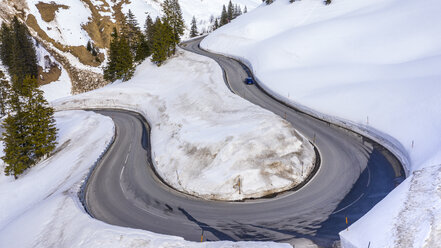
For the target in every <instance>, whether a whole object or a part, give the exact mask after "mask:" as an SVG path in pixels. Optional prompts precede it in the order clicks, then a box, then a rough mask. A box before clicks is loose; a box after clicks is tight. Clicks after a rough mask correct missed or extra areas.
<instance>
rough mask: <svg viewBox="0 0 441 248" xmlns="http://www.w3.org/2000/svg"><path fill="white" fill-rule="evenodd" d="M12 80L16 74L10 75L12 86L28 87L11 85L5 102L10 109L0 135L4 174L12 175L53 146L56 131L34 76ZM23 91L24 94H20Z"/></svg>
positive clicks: (29, 164) (50, 150)
mask: <svg viewBox="0 0 441 248" xmlns="http://www.w3.org/2000/svg"><path fill="white" fill-rule="evenodd" d="M16 80H18V77H14V78H13V85H22V86H23V87H24V88H26V89H28V90H26V91H17V89H15V88H14V87H13V88H12V90H11V94H10V98H9V101H8V104H9V106H10V108H11V112H10V113H9V114H8V116H7V117H6V119H5V121H4V123H3V128H4V129H5V132H4V134H3V137H2V141H3V142H4V144H5V149H4V152H5V155H4V156H3V157H2V160H3V161H4V162H5V163H6V164H7V166H6V168H5V173H6V175H14V177H15V178H17V177H18V176H19V175H20V174H21V173H23V172H24V171H25V170H26V169H28V168H30V167H31V166H33V165H34V164H36V163H37V162H38V161H39V160H40V159H41V158H44V157H46V156H47V155H49V154H50V153H51V152H52V151H53V150H54V149H55V145H56V133H57V129H56V127H55V120H54V118H53V114H54V111H53V109H52V108H51V107H49V106H48V103H47V101H46V100H45V99H44V97H43V92H42V91H41V90H39V89H38V88H37V86H38V84H37V79H35V78H33V77H31V76H29V75H28V76H26V77H25V78H24V79H23V82H21V83H17V82H14V81H16ZM23 92H25V93H26V95H22V93H23Z"/></svg>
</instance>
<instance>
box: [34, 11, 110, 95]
mask: <svg viewBox="0 0 441 248" xmlns="http://www.w3.org/2000/svg"><path fill="white" fill-rule="evenodd" d="M26 24H27V25H28V27H29V28H30V29H32V30H33V31H34V32H35V33H36V34H35V33H34V34H33V36H34V38H35V39H36V40H38V41H39V42H40V44H41V45H43V46H44V48H45V49H46V50H47V51H48V52H49V53H50V54H51V55H52V56H53V57H54V58H55V59H56V60H57V61H58V63H60V64H61V66H63V68H64V69H65V70H66V71H67V73H68V74H69V77H70V79H71V81H72V94H78V93H83V92H87V91H91V90H94V89H97V88H101V87H103V86H105V85H107V84H108V82H107V81H106V80H104V78H103V75H102V74H100V73H95V72H92V71H89V70H82V69H78V68H76V67H75V66H73V65H72V64H71V63H70V62H69V59H67V58H66V57H65V55H63V54H62V53H60V52H59V51H62V52H67V53H72V54H73V55H75V54H81V53H83V52H84V51H86V52H87V53H88V54H89V55H90V56H92V55H91V54H90V53H89V52H88V51H87V49H86V48H85V47H83V49H84V50H83V49H81V48H80V49H75V48H72V47H66V46H63V45H61V44H59V43H57V42H56V41H54V40H53V39H51V38H50V37H49V36H48V35H47V34H46V32H44V31H43V30H42V29H41V28H40V26H38V24H37V20H36V19H35V17H34V16H33V15H31V14H30V15H28V17H27V19H26ZM69 48H70V49H69ZM58 50H59V51H58ZM85 56H88V55H85ZM99 56H101V57H102V58H104V55H103V54H100V55H99ZM92 57H93V56H92ZM86 58H87V57H86ZM89 59H90V57H89ZM83 60H84V59H83ZM80 61H81V59H80Z"/></svg>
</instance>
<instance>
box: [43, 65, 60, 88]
mask: <svg viewBox="0 0 441 248" xmlns="http://www.w3.org/2000/svg"><path fill="white" fill-rule="evenodd" d="M38 75H39V77H38V84H39V85H45V84H50V83H52V82H55V81H57V80H58V79H59V78H60V76H61V69H60V68H59V67H58V66H57V65H56V64H55V65H54V66H51V68H50V69H49V71H48V72H44V71H43V68H41V66H39V67H38Z"/></svg>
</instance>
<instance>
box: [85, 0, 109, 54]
mask: <svg viewBox="0 0 441 248" xmlns="http://www.w3.org/2000/svg"><path fill="white" fill-rule="evenodd" d="M82 1H83V2H84V3H86V4H87V5H88V6H89V9H90V11H91V12H92V20H91V21H90V22H88V23H87V24H86V25H83V29H84V30H86V32H87V33H88V34H89V36H90V38H92V40H93V41H94V44H95V46H97V47H99V48H108V47H109V45H110V39H111V36H110V34H111V33H112V30H113V27H115V24H114V23H113V22H112V21H111V20H110V17H108V16H101V15H100V13H99V11H104V10H103V9H101V8H102V7H99V6H95V5H93V4H92V2H91V1H90V0H82ZM103 3H104V4H105V5H104V7H110V6H108V5H107V2H105V1H104V2H103Z"/></svg>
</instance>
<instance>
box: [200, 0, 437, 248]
mask: <svg viewBox="0 0 441 248" xmlns="http://www.w3.org/2000/svg"><path fill="white" fill-rule="evenodd" d="M439 13H441V2H440V1H438V0H427V1H413V0H372V1H364V0H333V1H332V3H331V4H330V5H328V6H325V5H324V4H323V1H321V0H304V1H296V2H294V3H292V4H290V3H289V1H288V0H276V1H275V3H273V4H272V5H269V6H266V7H261V8H257V9H255V10H254V11H253V12H251V13H249V14H247V15H244V16H241V17H239V18H237V19H236V20H234V21H233V22H232V23H231V24H230V25H227V26H224V27H222V28H220V29H218V30H217V31H216V32H214V33H213V34H211V35H209V36H208V37H207V38H206V39H205V40H204V41H203V43H202V46H203V47H205V48H207V49H209V50H213V51H217V52H220V53H225V54H229V55H232V56H238V57H242V58H243V60H244V61H246V62H249V63H251V64H252V67H253V70H254V71H255V73H256V75H257V77H258V78H259V79H260V81H261V82H262V84H263V86H264V87H265V88H267V89H268V90H269V91H271V92H272V93H274V94H275V95H278V96H279V97H280V98H283V99H285V100H287V101H290V102H291V103H292V104H294V105H300V106H301V107H302V108H304V109H307V110H308V111H313V110H314V111H318V112H320V113H322V114H319V115H323V114H325V115H327V116H326V118H328V119H330V120H331V121H335V122H337V123H340V124H342V122H341V121H342V120H344V121H345V123H346V124H348V125H352V126H353V125H355V126H356V128H357V129H358V130H361V131H363V132H365V133H367V134H369V135H372V136H375V137H379V136H381V137H382V138H384V139H386V140H387V141H388V143H389V144H390V147H393V148H394V149H395V150H394V151H395V152H396V153H397V154H398V155H401V159H402V160H403V162H405V163H406V164H405V166H407V169H408V170H409V172H410V176H409V178H408V179H407V180H406V182H405V183H403V184H402V185H400V186H399V187H398V188H397V189H396V191H395V192H393V193H392V194H391V195H390V196H389V197H387V198H385V199H384V200H383V201H382V202H381V203H380V204H379V205H378V206H376V207H375V208H374V209H373V210H372V211H371V212H370V213H369V214H368V215H366V216H365V217H364V218H362V219H361V220H360V221H358V222H357V223H355V224H354V225H352V226H351V227H350V228H349V231H344V232H342V233H341V236H342V238H343V241H344V242H343V244H344V246H345V247H352V246H354V247H367V246H368V243H369V242H371V244H370V247H394V246H396V247H422V246H425V247H433V246H431V244H433V242H434V240H436V239H438V240H439V237H440V236H441V222H440V221H439V219H440V216H441V189H440V188H439V185H438V182H439V174H440V171H439V168H440V164H441V150H440V149H439V148H440V147H441V136H440V135H439V131H440V130H441V83H440V81H441V70H440V68H441V42H439V41H440V40H441V26H440V25H437V23H441V15H440V14H439ZM274 17H277V18H274ZM316 113H317V112H316ZM403 199H405V200H403ZM425 201H427V202H430V203H431V204H429V205H431V207H430V208H426V207H425V206H426V205H424V204H423V202H425ZM380 226H381V228H379V227H380ZM402 230H407V232H408V233H409V234H411V235H402V234H400V232H401V231H402ZM426 238H427V239H426ZM435 243H436V242H435ZM438 244H439V243H438Z"/></svg>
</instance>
